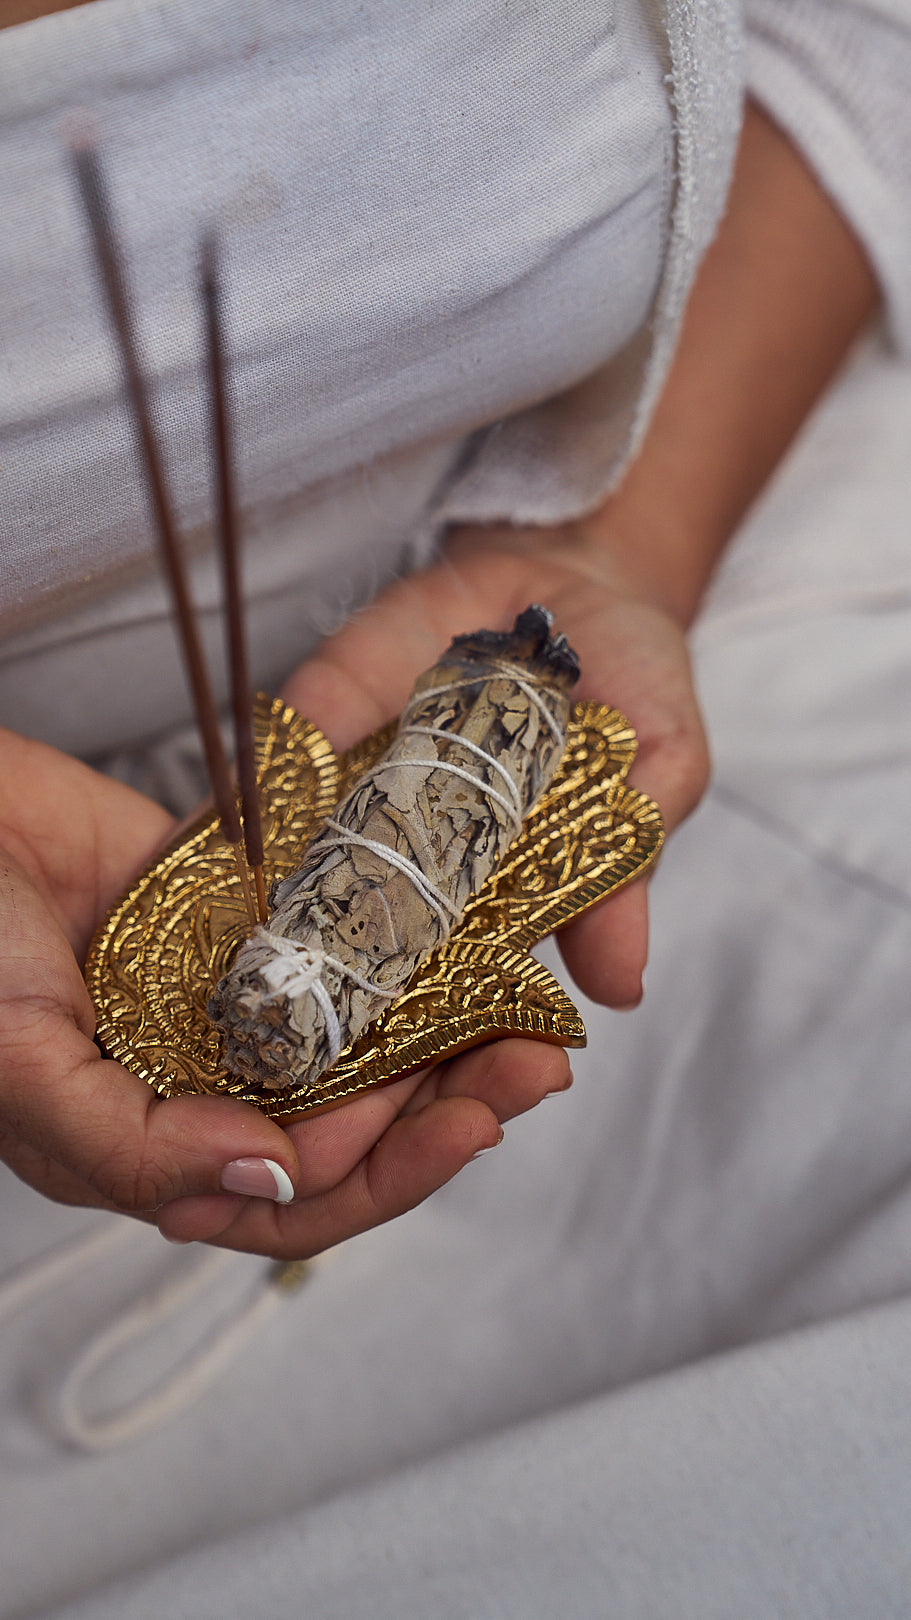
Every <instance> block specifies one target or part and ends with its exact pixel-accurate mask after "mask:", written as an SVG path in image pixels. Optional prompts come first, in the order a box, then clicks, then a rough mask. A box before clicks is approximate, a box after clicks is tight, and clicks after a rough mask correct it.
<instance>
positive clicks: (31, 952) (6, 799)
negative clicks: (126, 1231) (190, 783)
mask: <svg viewBox="0 0 911 1620" xmlns="http://www.w3.org/2000/svg"><path fill="white" fill-rule="evenodd" d="M172 826H173V824H172V821H171V818H170V817H169V816H168V815H167V814H166V812H165V811H164V810H162V809H161V808H160V807H159V806H158V805H156V804H153V803H152V802H151V801H150V800H148V799H145V798H143V797H142V796H141V795H140V794H137V793H133V792H132V791H131V790H130V789H128V788H125V787H122V786H121V785H120V784H118V783H116V782H113V781H110V780H109V779H107V778H105V777H102V776H99V775H97V774H96V773H95V772H94V771H90V770H88V769H87V767H85V766H84V765H80V764H79V763H78V762H77V761H75V760H72V759H69V758H67V756H66V755H64V754H59V753H57V752H56V751H55V750H54V749H51V748H45V747H44V746H43V745H41V744H39V743H34V742H29V741H27V740H26V739H24V738H21V737H17V736H15V735H14V734H12V733H10V732H0V1157H2V1158H3V1159H4V1160H5V1162H6V1163H7V1164H8V1165H9V1166H10V1168H11V1169H13V1170H14V1171H15V1172H16V1174H17V1175H19V1176H20V1177H21V1178H22V1179H23V1180H24V1181H27V1182H28V1183H30V1185H31V1186H33V1187H35V1188H36V1189H37V1190H38V1191H39V1192H41V1193H44V1194H45V1195H46V1196H47V1197H49V1198H54V1199H56V1200H58V1201H59V1202H62V1203H69V1204H79V1205H88V1206H92V1207H95V1208H104V1209H111V1210H119V1211H122V1212H124V1213H128V1214H131V1215H136V1216H139V1217H141V1218H143V1219H146V1220H150V1221H156V1220H157V1221H158V1222H159V1224H160V1226H161V1229H162V1230H163V1231H164V1232H165V1233H166V1235H168V1236H171V1237H174V1238H180V1239H190V1238H206V1237H211V1236H216V1235H218V1234H219V1233H222V1232H224V1233H225V1234H226V1240H227V1241H230V1242H231V1243H232V1245H233V1246H235V1247H249V1248H252V1249H255V1250H257V1251H258V1252H263V1253H275V1254H283V1255H292V1254H293V1255H295V1256H297V1255H303V1254H313V1253H316V1252H317V1251H318V1250H320V1249H322V1248H325V1247H327V1246H329V1245H331V1244H333V1243H338V1242H340V1241H341V1240H342V1239H343V1238H346V1237H348V1236H350V1235H351V1234H352V1233H354V1232H357V1231H361V1230H363V1229H364V1228H365V1227H366V1226H369V1225H373V1224H375V1223H377V1222H379V1221H383V1220H388V1219H389V1218H390V1217H391V1216H393V1215H396V1214H399V1213H401V1212H402V1211H403V1210H405V1209H407V1208H409V1207H410V1206H411V1205H412V1204H414V1203H417V1202H418V1201H419V1200H420V1199H422V1198H424V1197H426V1196H427V1194H428V1193H430V1192H431V1191H433V1190H434V1189H435V1187H437V1186H439V1185H440V1184H441V1183H442V1182H443V1181H445V1180H447V1179H448V1177H449V1176H451V1175H453V1174H454V1173H455V1171H456V1170H458V1169H460V1168H461V1166H462V1165H463V1164H464V1163H465V1162H466V1161H467V1160H468V1159H470V1158H471V1157H472V1155H473V1154H474V1153H475V1152H477V1151H478V1150H479V1149H481V1148H484V1147H488V1146H492V1145H493V1144H494V1143H495V1142H496V1141H497V1140H498V1139H499V1136H500V1128H499V1119H500V1118H503V1119H505V1118H508V1117H509V1115H510V1113H511V1112H514V1111H517V1110H518V1109H520V1108H522V1107H525V1106H528V1104H529V1102H530V1101H537V1100H538V1097H539V1096H540V1095H542V1094H543V1092H545V1091H547V1090H551V1089H554V1088H558V1087H560V1086H562V1085H565V1084H567V1083H568V1081H569V1074H568V1070H567V1068H566V1064H565V1058H564V1056H563V1054H562V1053H561V1052H558V1051H555V1050H553V1049H549V1048H548V1049H541V1051H540V1054H538V1053H535V1055H534V1059H533V1062H532V1064H531V1066H530V1071H531V1072H530V1076H527V1075H526V1073H525V1070H524V1069H523V1070H522V1076H521V1078H517V1071H518V1069H519V1068H520V1067H521V1065H517V1064H515V1063H510V1062H509V1061H506V1060H504V1057H503V1055H502V1054H501V1053H498V1052H496V1051H481V1052H476V1053H469V1054H466V1056H465V1058H464V1059H462V1060H460V1061H459V1062H457V1063H454V1064H451V1065H449V1067H448V1068H447V1070H446V1072H445V1073H443V1072H442V1071H434V1072H432V1073H431V1074H429V1075H428V1074H425V1075H416V1076H412V1077H411V1078H409V1079H408V1080H405V1081H400V1082H399V1083H398V1084H397V1085H396V1086H393V1087H390V1088H389V1090H388V1091H386V1092H384V1093H382V1094H377V1095H376V1096H374V1097H369V1098H365V1099H363V1101H362V1102H360V1103H355V1104H352V1105H351V1106H349V1107H347V1108H345V1109H343V1110H340V1111H339V1112H338V1113H336V1114H330V1115H327V1116H325V1117H324V1118H320V1119H313V1120H309V1121H307V1122H306V1123H305V1124H302V1125H299V1126H295V1127H293V1129H292V1132H291V1133H290V1134H289V1133H286V1132H285V1131H283V1130H282V1129H281V1128H280V1127H279V1126H278V1125H276V1124H274V1123H273V1122H272V1121H270V1120H268V1119H266V1118H265V1117H264V1115H262V1114H261V1113H259V1112H258V1110H256V1109H254V1108H249V1107H247V1106H245V1105H244V1104H243V1103H238V1102H234V1101H232V1100H231V1099H229V1098H218V1097H185V1098H174V1099H171V1100H168V1101H164V1100H162V1099H160V1098H159V1097H157V1096H156V1094H155V1093H154V1092H153V1091H151V1090H150V1088H149V1087H148V1086H147V1085H146V1084H145V1083H144V1082H143V1081H141V1080H139V1079H137V1078H136V1076H134V1075H131V1074H129V1073H128V1072H127V1070H125V1069H123V1068H121V1067H120V1065H119V1064H116V1063H113V1062H111V1061H109V1060H106V1059H103V1058H102V1056H101V1054H100V1053H99V1051H98V1049H97V1048H96V1046H95V1045H94V1042H93V1040H92V1035H93V1031H94V1014H93V1009H92V1006H91V1003H90V1001H89V997H88V993H87V991H86V988H85V985H84V983H83V979H82V974H81V971H80V966H79V963H80V962H81V960H82V958H83V955H84V952H85V949H86V947H87V945H88V942H89V940H90V938H91V936H92V933H93V932H94V929H95V927H96V926H97V924H98V922H100V920H101V917H102V916H103V914H104V912H105V910H106V909H107V907H108V905H110V904H111V902H112V901H113V900H114V899H116V897H117V895H118V894H119V893H120V892H121V890H122V889H123V888H124V887H126V885H127V883H128V882H129V881H130V880H131V879H132V878H133V876H134V875H135V873H136V871H137V869H138V868H139V867H141V866H142V865H143V864H144V863H145V862H146V861H147V860H148V859H150V858H151V857H152V855H153V854H154V853H155V851H156V849H157V848H158V847H159V846H160V844H161V843H162V841H163V840H164V838H165V837H166V836H167V835H168V834H169V833H170V832H171V830H172ZM466 1092H467V1096H466V1095H463V1094H464V1093H466ZM475 1096H477V1097H478V1098H481V1099H484V1098H485V1097H487V1096H489V1097H490V1098H491V1099H492V1103H491V1106H490V1107H488V1106H487V1105H486V1104H485V1102H484V1101H483V1100H481V1101H475V1100H473V1099H474V1098H475ZM431 1104H432V1106H431ZM295 1141H296V1142H297V1143H298V1145H299V1147H300V1161H299V1160H298V1155H297V1153H296V1152H295ZM375 1144H378V1146H376V1150H375V1151H371V1150H372V1149H374V1146H375ZM263 1159H266V1160H271V1161H272V1162H273V1163H275V1164H277V1165H279V1166H280V1167H281V1169H282V1170H283V1171H284V1172H285V1174H286V1175H287V1176H288V1177H289V1178H290V1179H291V1182H292V1184H293V1186H294V1188H295V1191H296V1192H297V1193H298V1194H299V1195H300V1197H299V1201H297V1202H295V1204H294V1205H293V1206H291V1207H290V1208H287V1209H283V1208H282V1207H281V1206H279V1205H277V1204H275V1203H273V1202H271V1201H270V1200H268V1199H267V1198H264V1197H244V1196H241V1195H238V1194H234V1193H225V1192H223V1191H222V1190H221V1185H222V1174H223V1172H224V1170H225V1167H226V1166H228V1165H231V1164H233V1163H235V1162H236V1161H237V1160H242V1161H244V1163H245V1165H246V1167H247V1169H248V1171H249V1168H250V1161H251V1160H252V1161H254V1162H255V1161H258V1160H263Z"/></svg>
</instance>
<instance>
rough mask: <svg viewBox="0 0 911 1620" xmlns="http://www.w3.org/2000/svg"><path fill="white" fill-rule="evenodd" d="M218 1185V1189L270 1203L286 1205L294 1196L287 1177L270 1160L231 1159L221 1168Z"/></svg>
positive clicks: (289, 1178) (272, 1160) (290, 1182)
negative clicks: (219, 1184) (263, 1199)
mask: <svg viewBox="0 0 911 1620" xmlns="http://www.w3.org/2000/svg"><path fill="white" fill-rule="evenodd" d="M221 1186H222V1192H233V1193H243V1194H244V1196H245V1197H247V1198H268V1199H271V1201H272V1203H273V1204H290V1202H291V1200H292V1198H293V1197H294V1186H293V1183H292V1181H291V1177H290V1176H289V1175H288V1173H287V1171H286V1170H283V1169H282V1167H281V1165H280V1164H276V1162H275V1160H274V1159H232V1161H231V1163H230V1164H226V1165H225V1167H224V1169H223V1170H222V1173H221Z"/></svg>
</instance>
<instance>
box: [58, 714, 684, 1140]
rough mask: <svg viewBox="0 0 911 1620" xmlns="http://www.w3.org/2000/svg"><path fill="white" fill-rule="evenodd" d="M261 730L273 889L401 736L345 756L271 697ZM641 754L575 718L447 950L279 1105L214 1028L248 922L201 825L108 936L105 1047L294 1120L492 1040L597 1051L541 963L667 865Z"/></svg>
mask: <svg viewBox="0 0 911 1620" xmlns="http://www.w3.org/2000/svg"><path fill="white" fill-rule="evenodd" d="M255 726H256V740H257V758H258V772H259V783H260V800H261V805H262V813H263V832H264V842H265V862H266V877H267V881H268V880H278V879H281V878H283V877H285V876H287V875H288V874H289V873H290V872H293V871H294V870H295V868H296V867H297V866H298V865H299V864H300V855H301V851H302V849H303V847H304V845H305V844H306V843H307V842H308V840H309V839H310V838H311V837H312V836H313V834H314V833H315V832H316V830H317V829H318V827H319V826H320V823H321V822H322V821H323V820H324V819H325V817H326V816H327V815H329V814H330V813H331V811H332V810H333V808H334V807H335V805H336V804H337V803H338V801H339V800H340V799H341V798H342V797H343V796H344V795H345V793H346V792H347V791H348V789H349V787H350V786H351V785H352V783H353V782H354V781H356V780H357V778H358V776H359V775H361V774H362V773H363V771H364V770H366V769H367V768H368V766H370V765H371V764H373V763H374V762H375V760H376V759H378V758H379V756H380V754H381V753H382V752H383V750H384V748H385V747H386V746H387V744H388V742H389V740H390V738H391V736H392V735H393V733H394V729H395V728H394V727H389V728H387V729H386V730H385V731H382V732H377V733H376V734H375V735H374V736H373V737H371V738H369V739H368V740H367V741H366V742H364V743H361V744H359V745H358V747H356V748H355V749H353V750H352V751H351V752H350V753H348V754H346V755H344V756H343V757H341V758H339V757H338V756H337V755H336V754H335V753H334V751H333V750H332V748H331V747H330V745H329V743H328V742H327V741H326V739H325V737H324V736H323V735H322V733H321V732H319V731H317V729H316V727H315V726H312V725H311V724H310V722H309V721H307V720H305V719H303V718H302V717H301V716H300V715H298V714H295V713H294V712H293V710H291V709H288V708H286V707H285V706H284V705H283V704H282V703H280V702H274V701H271V700H270V699H268V698H265V697H262V696H260V697H258V698H257V700H256V705H255ZM635 755H636V738H635V734H634V732H633V731H632V730H631V728H630V726H629V725H628V724H627V722H626V720H625V719H624V718H623V716H622V715H621V714H618V712H617V711H616V710H615V709H606V708H602V707H600V706H599V705H597V704H593V703H578V704H576V705H575V707H574V709H573V713H572V719H571V723H570V727H569V733H568V739H567V745H566V751H565V753H564V756H563V760H562V762H561V765H560V769H559V771H558V773H557V775H556V777H555V778H554V781H553V783H552V784H551V786H550V788H549V790H548V791H547V793H546V794H545V795H544V797H543V798H542V799H541V800H540V801H539V803H538V805H537V806H536V808H535V809H534V811H533V812H532V814H531V815H530V816H529V817H528V819H527V821H526V822H525V825H524V827H523V829H522V832H521V834H520V835H519V837H518V838H517V839H516V841H515V843H514V844H513V845H512V846H511V848H510V850H509V851H508V852H507V855H506V858H505V860H504V862H503V864H502V865H501V866H500V868H499V870H498V871H497V872H496V873H495V875H494V876H493V877H492V878H491V879H490V880H489V881H488V882H487V884H486V885H485V887H484V888H483V890H482V891H481V893H480V894H479V895H477V896H476V897H475V899H473V900H472V901H471V903H470V905H469V906H468V908H467V910H466V912H465V914H464V916H463V918H462V920H461V922H460V923H459V924H458V926H457V927H456V928H454V929H453V932H452V934H451V935H450V937H449V939H448V940H447V942H446V944H445V946H443V947H442V948H440V949H439V950H437V951H435V952H434V953H433V955H432V956H430V957H429V958H428V959H427V961H426V962H424V963H423V964H422V965H421V967H419V968H418V970H417V972H416V973H415V975H414V977H413V979H412V980H411V982H410V984H409V985H408V987H407V988H406V990H405V991H404V992H403V994H402V995H401V996H399V997H398V999H397V1000H396V1001H394V1002H393V1003H391V1005H390V1006H389V1007H388V1008H387V1009H386V1010H385V1011H384V1013H383V1014H382V1016H381V1017H380V1018H379V1019H377V1021H376V1022H375V1023H373V1024H372V1025H370V1027H369V1028H368V1029H367V1030H365V1031H364V1033H363V1034H362V1035H361V1036H360V1038H359V1039H358V1040H357V1041H356V1042H355V1043H354V1044H353V1045H352V1046H350V1047H349V1048H348V1049H347V1050H346V1051H343V1052H342V1053H341V1054H340V1056H339V1058H338V1060H337V1061H336V1063H335V1064H334V1065H333V1067H332V1068H331V1069H329V1070H328V1071H327V1072H326V1073H325V1074H323V1075H321V1076H320V1077H319V1078H318V1079H317V1080H314V1081H312V1082H311V1083H310V1084H309V1085H308V1086H293V1087H289V1088H288V1090H286V1091H279V1092H276V1091H271V1090H266V1089H265V1088H261V1087H257V1086H255V1085H252V1084H251V1083H250V1082H248V1081H245V1080H240V1079H238V1078H236V1077H235V1076H232V1075H226V1074H224V1073H223V1072H222V1069H221V1064H220V1058H219V1038H218V1035H217V1033H216V1031H215V1030H214V1029H213V1027H212V1025H211V1024H210V1022H209V1020H208V1017H207V1016H206V1010H205V1008H206V1000H207V998H208V996H209V995H210V993H211V990H212V988H213V986H214V984H215V983H216V982H217V980H218V979H219V978H220V977H221V975H222V973H223V972H224V971H225V968H226V966H227V965H228V963H229V962H230V960H231V956H232V954H233V952H234V951H235V950H236V948H237V946H238V945H239V944H240V942H241V940H242V939H243V938H244V937H245V936H246V933H247V931H248V929H249V922H248V919H247V912H246V908H245V905H244V901H243V896H242V893H241V887H240V880H239V878H238V875H237V870H236V867H235V863H234V859H233V855H232V852H231V850H230V849H229V847H228V846H227V845H226V844H225V842H224V840H223V838H222V836H221V833H220V831H219V826H218V821H217V818H216V817H215V815H214V814H206V815H204V816H202V817H201V818H200V819H199V820H198V821H197V822H196V823H195V824H194V825H193V826H192V827H190V828H189V830H186V831H184V832H183V833H182V834H181V835H180V836H179V838H178V839H177V840H176V841H175V842H174V843H173V844H171V845H170V846H169V847H168V848H167V849H166V850H165V851H164V853H163V854H162V855H161V856H159V858H158V859H157V860H156V861H155V862H154V863H153V864H152V865H151V866H149V867H147V868H146V870H145V871H144V872H142V873H141V874H140V876H139V877H138V878H137V880H136V882H135V883H134V884H133V885H132V886H131V888H130V889H129V890H128V892H127V893H126V894H124V896H123V897H122V899H121V900H119V901H118V902H117V904H116V905H115V906H114V907H112V909H111V911H110V912H109V913H108V915H107V917H106V918H105V920H104V922H103V923H102V925H101V927H100V928H99V930H98V932H97V934H96V935H95V938H94V940H93V942H92V946H91V949H90V952H89V957H88V961H87V963H86V983H87V984H88V987H89V991H90V993H91V996H92V999H93V1001H94V1004H95V1009H96V1013H97V1020H98V1025H97V1038H98V1040H99V1042H100V1044H101V1046H102V1047H103V1049H104V1051H105V1052H106V1053H107V1054H108V1055H109V1056H110V1057H112V1058H116V1059H117V1061H118V1062H119V1063H122V1064H123V1065H124V1067H125V1068H127V1069H129V1070H131V1071H132V1072H133V1073H134V1074H138V1075H139V1076H140V1077H141V1078H142V1079H144V1080H146V1081H147V1082H148V1083H149V1085H151V1086H154V1088H155V1089H156V1091H158V1092H159V1093H160V1094H161V1095H162V1096H167V1097H169V1096H176V1095H179V1094H181V1093H186V1092H216V1093H220V1094H223V1095H228V1096H233V1097H239V1098H240V1099H242V1100H243V1101H244V1102H248V1103H253V1104H254V1105H255V1106H256V1107H258V1108H262V1109H263V1110H264V1111H265V1112H267V1113H268V1114H270V1115H271V1116H272V1117H273V1118H275V1119H284V1120H287V1119H290V1118H292V1117H294V1116H297V1115H300V1114H303V1113H306V1112H309V1111H312V1110H313V1109H316V1108H327V1107H333V1106H335V1105H337V1104H339V1103H341V1102H345V1101H347V1100H348V1099H349V1098H351V1097H354V1096H356V1095H357V1094H358V1093H359V1092H362V1091H365V1090H367V1089H368V1088H369V1087H371V1086H377V1085H382V1084H383V1083H384V1082H386V1081H389V1080H393V1079H395V1078H397V1077H398V1076H400V1075H402V1074H406V1073H408V1072H409V1071H411V1070H414V1069H417V1068H420V1067H423V1066H424V1065H425V1064H429V1063H435V1062H439V1061H440V1060H441V1059H443V1058H446V1057H450V1056H452V1054H453V1053H455V1052H458V1051H461V1050H463V1049H464V1048H465V1047H468V1046H473V1045H476V1044H477V1043H479V1042H481V1041H487V1040H492V1039H494V1038H495V1037H497V1036H504V1035H523V1036H526V1037H531V1038H532V1039H537V1040H544V1041H551V1042H553V1043H555V1044H557V1045H561V1046H570V1047H574V1046H575V1047H578V1046H584V1045H585V1029H584V1026H583V1024H582V1020H581V1018H580V1016H579V1014H578V1012H577V1010H576V1008H575V1007H574V1006H573V1004H572V1002H571V1001H570V1000H569V997H568V996H567V995H566V994H565V992H564V991H563V989H562V988H561V987H560V985H559V984H558V983H557V981H556V980H555V979H554V977H553V975H552V974H551V973H550V972H548V970H547V969H546V968H545V967H543V966H542V964H541V963H539V962H537V961H536V960H535V959H534V958H533V957H532V956H531V955H530V954H529V950H530V947H531V946H533V945H534V944H535V943H536V942H537V941H538V940H540V939H542V938H544V936H545V935H547V934H549V933H551V932H552V931H553V930H554V929H556V928H560V927H562V926H563V924H565V923H567V922H569V921H571V920H572V918H574V917H577V916H579V915H580V913H581V912H583V911H585V910H587V909H588V907H589V906H592V905H594V904H595V902H596V901H598V900H602V899H604V898H605V896H606V895H608V894H611V893H612V892H613V891H614V890H615V889H618V888H620V887H621V886H622V885H624V884H626V883H629V882H631V881H632V880H633V879H634V878H636V877H638V876H640V874H641V873H643V872H644V871H646V869H647V868H648V867H649V866H650V865H651V864H652V862H653V861H654V860H655V858H656V857H657V855H658V852H659V850H660V848H661V842H662V837H663V832H662V826H661V817H660V814H659V811H658V809H657V806H656V805H655V804H653V803H652V801H651V800H650V799H647V798H645V797H644V795H642V794H641V793H637V792H635V790H633V789H632V788H630V787H628V786H627V785H626V778H627V775H628V773H629V770H630V767H631V765H632V763H633V760H634V758H635Z"/></svg>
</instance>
